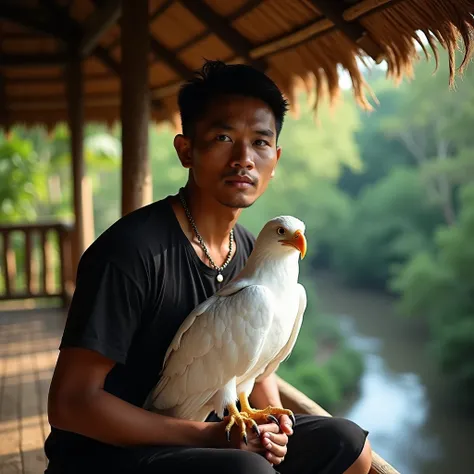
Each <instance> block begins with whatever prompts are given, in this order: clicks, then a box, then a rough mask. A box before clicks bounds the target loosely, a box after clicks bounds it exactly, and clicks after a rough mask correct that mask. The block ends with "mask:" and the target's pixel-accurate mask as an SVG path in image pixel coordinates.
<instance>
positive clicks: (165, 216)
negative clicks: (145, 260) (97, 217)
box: [84, 198, 175, 262]
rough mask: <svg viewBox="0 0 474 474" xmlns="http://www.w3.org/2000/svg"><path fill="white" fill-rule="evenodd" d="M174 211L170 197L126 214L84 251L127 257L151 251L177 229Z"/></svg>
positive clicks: (97, 255)
mask: <svg viewBox="0 0 474 474" xmlns="http://www.w3.org/2000/svg"><path fill="white" fill-rule="evenodd" d="M172 219H173V211H172V209H171V206H170V204H169V202H168V200H167V198H164V199H161V200H159V201H155V202H153V203H151V204H148V205H146V206H143V207H141V208H139V209H136V210H134V211H132V212H130V213H129V214H127V215H125V216H122V217H121V218H119V219H118V220H117V221H116V222H115V223H113V224H112V225H111V226H110V227H109V228H107V229H106V230H105V231H104V232H103V233H102V234H101V235H99V236H98V237H97V239H96V240H95V241H94V242H93V243H92V245H91V246H90V247H89V248H88V249H87V251H86V252H85V254H84V257H85V258H93V259H96V258H99V259H100V260H104V259H105V260H107V261H116V260H117V259H118V260H119V261H122V262H124V261H126V260H127V259H128V258H129V257H132V258H133V259H135V258H136V257H137V256H139V257H143V256H145V255H146V254H149V255H150V252H151V254H153V253H154V252H156V249H159V247H160V245H161V244H164V243H166V241H169V240H170V239H171V238H172V237H170V233H173V229H174V228H175V226H173V222H172Z"/></svg>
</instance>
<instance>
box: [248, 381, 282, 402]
mask: <svg viewBox="0 0 474 474" xmlns="http://www.w3.org/2000/svg"><path fill="white" fill-rule="evenodd" d="M249 401H250V404H251V405H252V406H253V407H254V408H259V409H264V408H267V406H268V405H271V406H273V407H279V408H281V407H282V404H281V399H280V391H279V390H278V384H277V380H276V376H275V374H271V375H269V376H268V377H267V378H265V379H263V380H261V381H260V382H257V383H255V386H254V388H253V391H252V393H251V395H250V397H249Z"/></svg>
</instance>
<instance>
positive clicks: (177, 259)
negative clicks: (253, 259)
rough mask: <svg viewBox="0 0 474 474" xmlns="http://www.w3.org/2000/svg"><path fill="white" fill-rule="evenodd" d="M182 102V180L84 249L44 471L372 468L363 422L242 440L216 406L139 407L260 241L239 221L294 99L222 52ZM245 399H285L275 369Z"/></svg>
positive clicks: (335, 471) (260, 187)
mask: <svg viewBox="0 0 474 474" xmlns="http://www.w3.org/2000/svg"><path fill="white" fill-rule="evenodd" d="M179 107H180V112H181V118H182V128H183V133H182V134H179V135H177V136H176V137H175V140H174V146H175V149H176V152H177V155H178V157H179V159H180V161H181V163H182V165H183V166H184V167H185V168H188V169H189V178H188V182H187V184H186V186H185V189H182V190H180V193H178V195H177V196H169V197H167V198H166V199H163V200H160V201H157V202H155V203H153V204H151V205H149V206H145V207H143V208H141V209H139V210H136V211H135V212H132V213H130V214H129V215H127V216H125V217H123V218H122V219H120V220H119V221H118V222H116V223H115V224H114V225H112V226H111V227H110V228H109V229H108V230H107V231H106V232H104V234H103V235H101V236H100V237H99V238H98V239H97V240H96V242H94V244H93V245H91V247H90V248H89V249H88V250H87V251H86V252H85V254H84V255H83V257H82V259H81V262H80V265H79V268H78V275H77V286H76V291H75V294H74V297H73V301H72V303H71V307H70V310H69V315H68V320H67V323H66V327H65V330H64V335H63V338H62V341H61V346H60V355H59V358H58V362H57V366H56V369H55V373H54V376H53V380H52V384H51V389H50V395H49V406H48V415H49V420H50V423H51V425H52V432H51V435H50V436H49V438H48V439H47V441H46V444H45V451H46V454H47V456H48V458H49V461H50V462H49V467H48V469H47V471H46V472H47V473H48V474H74V473H84V472H86V470H87V471H89V472H94V473H106V472H107V473H109V472H110V473H118V472H121V473H124V474H125V473H130V474H139V473H150V474H151V473H155V474H156V473H162V472H163V473H165V472H171V471H173V472H190V471H196V472H203V473H216V474H217V473H223V472H226V473H227V474H244V473H245V474H266V473H274V472H275V470H277V471H278V472H281V473H282V474H286V473H298V474H305V473H307V474H318V473H320V474H323V473H324V474H342V473H343V472H345V473H349V474H367V473H368V471H369V468H370V463H371V452H370V447H369V443H368V441H367V439H366V437H367V432H366V431H364V430H362V429H361V428H359V427H358V426H357V425H355V424H354V423H352V422H350V421H348V420H344V419H332V418H323V417H311V416H302V415H299V416H297V424H296V427H295V428H294V430H293V429H292V428H291V423H290V420H289V418H288V417H286V416H282V417H281V418H280V420H279V422H280V425H281V428H280V426H278V425H277V424H276V423H267V424H263V425H261V426H260V431H261V435H260V437H258V436H257V435H256V434H254V433H253V432H252V433H251V432H249V433H248V435H249V442H248V445H245V444H243V443H242V442H241V440H240V438H239V435H238V432H237V431H238V430H235V431H234V430H233V431H234V433H233V439H231V442H230V443H229V442H228V441H227V440H226V438H225V429H224V428H225V423H226V422H225V421H222V420H216V417H215V416H213V415H212V414H210V416H209V419H208V420H207V422H191V421H187V420H180V419H174V418H170V417H166V416H162V415H159V414H155V413H151V412H148V411H146V410H144V409H143V408H141V407H142V406H143V403H144V401H145V399H146V397H147V395H148V393H149V392H150V390H152V388H153V387H154V386H155V384H156V383H157V381H158V377H159V372H160V369H161V366H162V362H163V357H164V354H165V352H166V350H167V347H168V345H169V343H170V342H171V340H172V338H173V335H174V333H175V332H176V330H177V329H178V327H179V326H180V324H181V322H182V321H183V320H184V318H185V317H186V316H187V315H188V314H189V312H190V311H191V310H192V309H193V308H194V307H195V306H196V305H197V304H198V303H200V302H201V301H203V300H204V299H206V298H207V297H209V296H211V295H212V294H213V293H215V292H216V291H217V290H218V289H219V288H220V287H222V285H224V284H226V283H227V282H228V281H230V280H231V279H232V278H233V277H234V276H235V275H236V274H237V273H238V272H239V271H240V269H241V268H242V267H243V266H244V264H245V262H246V259H247V257H248V256H249V254H250V252H251V251H252V248H253V243H254V238H253V236H252V235H251V234H250V233H249V232H247V231H246V230H245V229H244V228H243V227H242V226H240V225H239V224H237V219H238V217H239V215H240V213H241V210H242V209H243V208H246V207H249V206H251V205H252V204H253V203H254V202H255V201H256V200H257V199H258V197H259V196H260V195H261V194H262V193H263V192H264V191H265V189H266V187H267V185H268V183H269V181H270V180H271V178H272V177H273V175H274V172H275V167H276V165H277V162H278V160H279V158H280V154H281V149H280V148H279V147H278V146H277V140H278V136H279V133H280V131H281V128H282V125H283V119H284V115H285V113H286V110H287V103H286V101H285V100H284V98H283V97H282V94H281V92H280V91H279V90H278V88H277V87H276V85H275V84H274V83H273V82H272V81H271V80H270V79H269V78H268V77H267V76H265V75H264V74H262V73H260V72H258V71H256V70H255V69H252V68H250V67H247V66H243V65H234V66H227V65H225V64H223V63H221V62H217V61H215V62H207V63H206V64H205V65H204V67H203V69H202V71H201V72H200V74H197V75H196V77H195V78H194V79H193V80H191V81H190V82H189V83H187V84H186V85H185V86H184V87H183V88H182V90H181V92H180V95H179ZM250 401H251V403H252V404H253V405H254V406H255V407H257V408H264V407H266V406H267V405H268V404H272V405H277V406H281V401H280V398H279V394H278V390H277V387H276V383H275V379H274V377H269V378H267V379H266V380H264V381H262V382H260V383H258V384H256V386H255V388H254V391H253V393H252V396H251V399H250ZM211 421H213V422H211Z"/></svg>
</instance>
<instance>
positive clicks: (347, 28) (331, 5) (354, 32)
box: [310, 0, 385, 63]
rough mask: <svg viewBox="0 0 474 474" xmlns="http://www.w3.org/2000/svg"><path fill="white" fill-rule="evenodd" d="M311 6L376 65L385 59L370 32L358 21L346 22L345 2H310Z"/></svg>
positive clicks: (340, 0)
mask: <svg viewBox="0 0 474 474" xmlns="http://www.w3.org/2000/svg"><path fill="white" fill-rule="evenodd" d="M310 1H311V4H312V5H313V6H314V7H315V8H316V9H318V10H319V11H320V12H321V13H322V14H323V15H324V16H325V17H326V18H327V19H328V20H330V21H332V23H333V24H334V26H335V27H336V28H338V29H339V31H340V32H341V33H342V34H343V35H344V36H346V37H347V38H348V39H349V40H350V41H351V42H352V43H354V44H355V45H356V46H357V47H358V48H361V49H363V50H364V51H365V53H366V54H368V55H369V56H370V57H371V58H372V59H373V60H374V61H375V62H376V63H380V62H382V60H383V59H385V57H384V54H383V51H382V50H381V49H380V47H379V45H378V44H377V43H376V42H375V41H374V40H373V38H372V37H371V36H370V35H369V34H368V32H367V31H366V30H365V29H364V28H363V27H362V25H361V24H360V23H359V22H358V21H357V20H354V21H346V20H345V19H344V13H345V11H346V10H347V6H346V5H345V4H344V0H310Z"/></svg>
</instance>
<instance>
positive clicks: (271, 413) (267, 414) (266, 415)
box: [239, 393, 296, 426]
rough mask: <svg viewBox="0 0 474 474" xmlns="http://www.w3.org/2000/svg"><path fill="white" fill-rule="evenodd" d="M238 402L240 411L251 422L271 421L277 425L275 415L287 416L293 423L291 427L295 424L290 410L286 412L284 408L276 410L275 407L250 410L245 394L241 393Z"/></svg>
mask: <svg viewBox="0 0 474 474" xmlns="http://www.w3.org/2000/svg"><path fill="white" fill-rule="evenodd" d="M239 400H240V406H241V408H242V411H243V412H244V413H246V414H247V415H248V416H249V417H250V418H251V419H252V420H255V421H261V422H267V421H273V422H275V423H276V424H277V425H279V424H280V423H279V422H278V419H277V418H275V415H288V416H289V417H290V419H291V421H292V423H293V426H295V424H296V419H295V415H294V414H293V412H292V411H291V410H286V409H285V408H277V407H272V406H268V407H267V408H265V409H264V410H255V409H254V408H252V407H251V406H250V404H249V401H248V398H247V396H246V395H245V393H241V394H240V395H239Z"/></svg>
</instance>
